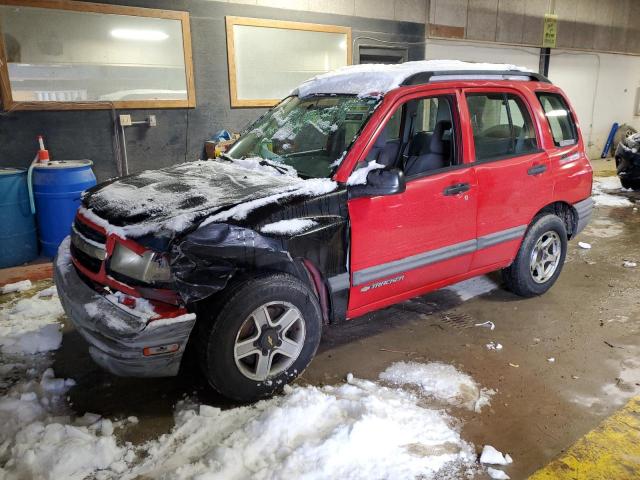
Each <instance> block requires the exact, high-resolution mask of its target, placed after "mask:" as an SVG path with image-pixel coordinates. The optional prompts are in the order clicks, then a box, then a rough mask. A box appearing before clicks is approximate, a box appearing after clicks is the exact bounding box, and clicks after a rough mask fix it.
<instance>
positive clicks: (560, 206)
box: [529, 200, 578, 240]
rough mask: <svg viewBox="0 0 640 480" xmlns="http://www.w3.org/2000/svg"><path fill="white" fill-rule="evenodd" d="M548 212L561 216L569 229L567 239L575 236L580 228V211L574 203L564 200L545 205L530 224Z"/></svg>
mask: <svg viewBox="0 0 640 480" xmlns="http://www.w3.org/2000/svg"><path fill="white" fill-rule="evenodd" d="M546 214H552V215H556V216H557V217H559V218H560V219H561V220H562V222H563V223H564V226H565V228H566V229H567V239H568V240H571V238H573V236H574V235H575V232H576V230H577V228H578V212H577V211H576V209H575V208H574V207H573V205H571V204H570V203H568V202H565V201H562V200H560V201H556V202H553V203H550V204H548V205H545V206H544V207H542V208H541V209H540V210H538V212H536V214H535V215H534V216H533V218H532V219H531V222H530V223H529V225H532V224H533V223H534V222H535V220H536V219H537V218H538V217H540V216H541V215H546Z"/></svg>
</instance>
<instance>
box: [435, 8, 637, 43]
mask: <svg viewBox="0 0 640 480" xmlns="http://www.w3.org/2000/svg"><path fill="white" fill-rule="evenodd" d="M554 5H555V8H554ZM545 13H555V14H557V15H558V47H559V48H576V49H582V50H597V51H607V52H627V53H636V54H640V22H638V19H639V18H640V2H639V1H638V0H431V3H430V7H429V19H428V21H429V35H430V36H432V37H445V38H459V39H468V40H479V41H491V42H501V43H510V44H517V45H534V46H539V45H540V44H541V43H542V22H543V18H544V14H545Z"/></svg>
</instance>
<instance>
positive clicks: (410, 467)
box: [131, 379, 476, 480]
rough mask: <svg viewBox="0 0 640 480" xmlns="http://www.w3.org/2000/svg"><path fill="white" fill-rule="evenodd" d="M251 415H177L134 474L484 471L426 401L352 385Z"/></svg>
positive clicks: (299, 390)
mask: <svg viewBox="0 0 640 480" xmlns="http://www.w3.org/2000/svg"><path fill="white" fill-rule="evenodd" d="M288 390H289V393H287V394H286V395H284V396H281V397H276V398H273V399H270V400H265V401H262V402H259V403H257V404H255V405H254V406H251V407H241V408H235V409H230V410H225V411H221V410H220V409H217V408H213V407H208V406H205V405H200V406H197V405H187V406H182V407H181V408H179V409H178V413H177V416H176V427H175V428H174V429H173V431H172V432H171V433H170V434H168V435H164V436H163V437H161V438H160V439H158V440H157V441H153V442H150V443H149V444H147V445H146V446H145V450H146V451H147V453H148V454H149V457H148V458H147V459H146V460H144V461H143V462H142V463H141V464H140V465H139V466H137V467H136V468H134V469H133V470H132V471H131V473H132V475H141V476H143V477H144V476H150V477H164V478H172V479H182V478H194V477H197V478H207V479H225V480H227V479H229V480H231V479H245V478H259V479H280V478H282V479H286V478H304V479H323V478H352V479H356V478H363V479H365V478H366V479H384V478H407V479H411V478H425V479H426V478H434V476H436V475H437V476H438V477H439V478H442V477H443V476H445V474H448V475H449V477H450V478H461V477H463V476H464V473H466V472H467V471H469V470H471V469H473V468H474V466H475V465H476V463H475V462H476V455H475V451H474V449H473V447H472V446H471V445H470V444H468V443H467V442H465V441H464V440H462V438H461V437H460V434H459V433H458V431H457V430H456V428H455V427H452V423H453V422H452V419H451V418H450V417H449V416H448V415H447V414H446V413H444V412H442V411H441V410H437V409H432V408H428V407H425V406H423V405H422V404H421V402H420V399H419V397H418V396H416V395H413V394H411V393H409V392H406V391H403V390H400V389H394V388H387V387H382V386H380V385H378V384H376V383H373V382H369V381H366V380H358V379H352V383H347V384H344V385H340V386H337V387H334V386H327V387H323V388H317V387H293V388H291V389H288Z"/></svg>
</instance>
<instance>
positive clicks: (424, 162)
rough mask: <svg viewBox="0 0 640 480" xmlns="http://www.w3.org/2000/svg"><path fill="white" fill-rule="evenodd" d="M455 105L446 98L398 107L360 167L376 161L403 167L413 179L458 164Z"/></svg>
mask: <svg viewBox="0 0 640 480" xmlns="http://www.w3.org/2000/svg"><path fill="white" fill-rule="evenodd" d="M453 102H454V99H453V97H452V96H448V95H443V96H439V97H428V98H421V99H417V100H411V101H409V102H407V103H405V104H403V105H401V106H400V107H398V109H397V110H396V111H395V112H394V114H393V115H392V116H391V118H390V119H389V121H388V122H387V124H386V126H385V128H384V129H383V130H382V131H381V132H380V134H379V135H378V136H377V137H376V140H375V142H374V144H373V147H372V148H371V150H370V151H369V153H368V154H367V158H366V159H365V161H364V162H361V163H360V164H359V165H358V166H357V168H363V167H365V166H367V165H368V164H369V163H370V162H372V161H375V162H376V163H377V164H378V165H382V166H383V167H385V168H391V167H397V168H400V169H401V170H403V171H404V174H405V175H406V176H407V177H411V176H416V175H421V174H425V173H429V172H433V171H436V170H440V169H443V168H446V167H450V166H452V165H455V164H456V163H457V155H456V144H455V143H456V142H455V135H454V134H453V132H454V121H453Z"/></svg>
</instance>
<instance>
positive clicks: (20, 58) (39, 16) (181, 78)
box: [0, 0, 195, 110]
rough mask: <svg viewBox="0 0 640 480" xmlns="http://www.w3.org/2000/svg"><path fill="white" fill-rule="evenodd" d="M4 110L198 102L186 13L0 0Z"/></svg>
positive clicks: (0, 81) (0, 72)
mask: <svg viewBox="0 0 640 480" xmlns="http://www.w3.org/2000/svg"><path fill="white" fill-rule="evenodd" d="M0 31H1V32H2V34H0V86H1V91H2V99H3V105H4V108H5V109H6V110H45V109H51V110H66V109H97V108H105V109H106V108H112V107H114V108H171V107H193V106H195V89H194V82H193V69H192V65H191V38H190V33H189V32H190V30H189V14H188V13H187V12H178V11H168V10H156V9H148V8H134V7H123V6H117V5H102V4H97V3H84V2H69V1H56V2H42V1H38V0H0Z"/></svg>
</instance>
